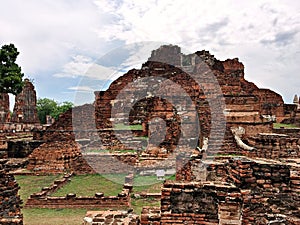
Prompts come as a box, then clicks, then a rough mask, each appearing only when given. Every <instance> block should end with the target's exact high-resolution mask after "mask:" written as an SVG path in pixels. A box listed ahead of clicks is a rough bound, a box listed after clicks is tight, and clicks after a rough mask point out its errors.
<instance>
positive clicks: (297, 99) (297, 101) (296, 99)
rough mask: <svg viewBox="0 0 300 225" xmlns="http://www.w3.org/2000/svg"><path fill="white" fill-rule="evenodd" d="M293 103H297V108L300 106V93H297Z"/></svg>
mask: <svg viewBox="0 0 300 225" xmlns="http://www.w3.org/2000/svg"><path fill="white" fill-rule="evenodd" d="M293 103H294V104H295V105H297V109H299V108H300V104H299V98H298V95H295V96H294V100H293Z"/></svg>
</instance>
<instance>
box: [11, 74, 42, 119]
mask: <svg viewBox="0 0 300 225" xmlns="http://www.w3.org/2000/svg"><path fill="white" fill-rule="evenodd" d="M11 122H13V123H32V124H34V123H39V119H38V116H37V109H36V91H35V90H34V86H33V84H32V83H31V82H30V81H29V79H25V80H24V87H23V89H22V92H21V93H20V94H18V95H17V96H16V98H15V106H14V111H13V116H12V119H11Z"/></svg>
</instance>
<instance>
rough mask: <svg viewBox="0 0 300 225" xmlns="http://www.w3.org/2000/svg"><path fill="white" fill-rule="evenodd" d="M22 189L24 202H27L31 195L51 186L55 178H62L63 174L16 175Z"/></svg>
mask: <svg viewBox="0 0 300 225" xmlns="http://www.w3.org/2000/svg"><path fill="white" fill-rule="evenodd" d="M15 178H16V180H17V182H18V184H19V185H20V187H21V189H20V190H19V195H20V196H21V199H22V200H23V204H25V203H26V201H27V199H28V198H29V196H30V195H31V194H33V193H35V192H39V191H41V190H42V188H43V187H47V186H50V185H51V184H52V183H53V182H54V180H56V179H59V178H62V175H49V176H24V175H17V176H15Z"/></svg>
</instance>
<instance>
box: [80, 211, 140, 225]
mask: <svg viewBox="0 0 300 225" xmlns="http://www.w3.org/2000/svg"><path fill="white" fill-rule="evenodd" d="M109 224H112V225H113V224H127V225H139V224H140V219H139V216H138V215H136V214H134V213H132V212H128V211H121V210H119V211H88V212H87V213H86V217H85V218H84V224H83V225H109Z"/></svg>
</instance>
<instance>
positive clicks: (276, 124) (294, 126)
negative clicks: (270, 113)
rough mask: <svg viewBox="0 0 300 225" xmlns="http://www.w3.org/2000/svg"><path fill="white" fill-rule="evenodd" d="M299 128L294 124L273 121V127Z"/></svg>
mask: <svg viewBox="0 0 300 225" xmlns="http://www.w3.org/2000/svg"><path fill="white" fill-rule="evenodd" d="M281 127H284V128H299V127H298V126H296V125H294V124H284V123H273V128H281Z"/></svg>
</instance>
